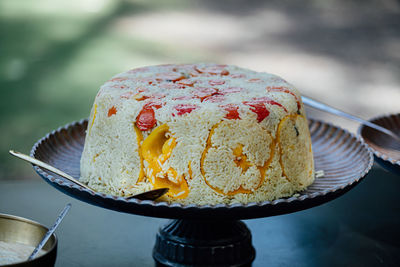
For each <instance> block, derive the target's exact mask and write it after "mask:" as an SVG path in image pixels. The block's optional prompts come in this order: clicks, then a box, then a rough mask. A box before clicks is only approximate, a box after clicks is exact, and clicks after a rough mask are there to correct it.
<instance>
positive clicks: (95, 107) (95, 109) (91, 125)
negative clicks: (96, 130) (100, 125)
mask: <svg viewBox="0 0 400 267" xmlns="http://www.w3.org/2000/svg"><path fill="white" fill-rule="evenodd" d="M96 115H97V104H94V110H93V118H92V123H91V124H90V127H89V134H90V131H91V130H92V127H93V124H94V120H95V119H96Z"/></svg>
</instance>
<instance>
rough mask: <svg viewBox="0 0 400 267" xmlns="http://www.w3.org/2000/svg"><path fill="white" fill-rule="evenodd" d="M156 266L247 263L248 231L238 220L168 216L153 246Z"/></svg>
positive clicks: (251, 252)
mask: <svg viewBox="0 0 400 267" xmlns="http://www.w3.org/2000/svg"><path fill="white" fill-rule="evenodd" d="M153 258H154V259H155V260H156V262H157V264H158V266H194V265H196V266H250V265H251V263H252V261H253V260H254V258H255V250H254V248H253V246H252V244H251V233H250V230H249V229H248V228H247V226H246V225H245V224H244V223H243V222H241V221H234V220H227V221H223V220H222V221H221V220H215V221H206V220H204V221H203V220H172V221H170V222H169V223H168V224H167V225H165V226H164V227H163V228H161V229H160V230H159V232H158V233H157V237H156V244H155V246H154V249H153Z"/></svg>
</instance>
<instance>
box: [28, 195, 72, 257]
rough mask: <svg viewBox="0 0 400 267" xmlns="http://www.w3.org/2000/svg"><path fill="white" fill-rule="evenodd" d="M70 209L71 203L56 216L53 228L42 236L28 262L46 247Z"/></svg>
mask: <svg viewBox="0 0 400 267" xmlns="http://www.w3.org/2000/svg"><path fill="white" fill-rule="evenodd" d="M70 208H71V203H68V204H67V205H66V206H65V208H64V209H63V210H62V211H61V213H60V215H58V217H57V219H56V221H55V222H54V224H53V226H52V227H51V228H50V229H49V231H47V233H46V234H45V235H44V237H43V239H42V240H41V241H40V242H39V244H38V245H37V246H36V247H35V249H34V250H33V252H32V254H31V255H30V256H29V258H28V260H33V259H34V258H35V257H36V255H37V254H38V252H39V251H40V250H41V249H42V248H43V247H44V245H46V243H47V240H49V238H50V237H51V235H52V234H53V233H54V231H55V230H56V229H57V227H58V225H60V223H61V221H62V220H63V219H64V216H65V215H66V214H67V213H68V211H69V209H70Z"/></svg>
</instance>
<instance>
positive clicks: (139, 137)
mask: <svg viewBox="0 0 400 267" xmlns="http://www.w3.org/2000/svg"><path fill="white" fill-rule="evenodd" d="M133 129H135V132H136V138H137V144H138V151H139V158H140V172H139V177H138V180H137V182H138V183H139V182H143V179H144V170H143V156H142V150H141V149H140V145H141V143H142V141H143V135H142V132H141V131H140V130H139V128H138V127H137V126H136V125H135V124H133Z"/></svg>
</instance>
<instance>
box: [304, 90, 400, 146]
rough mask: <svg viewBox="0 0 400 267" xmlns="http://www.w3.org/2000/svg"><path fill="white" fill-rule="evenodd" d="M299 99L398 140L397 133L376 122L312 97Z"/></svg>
mask: <svg viewBox="0 0 400 267" xmlns="http://www.w3.org/2000/svg"><path fill="white" fill-rule="evenodd" d="M301 99H302V100H303V103H304V104H305V105H307V106H310V107H313V108H315V109H319V110H322V111H325V112H328V113H332V114H334V115H337V116H340V117H344V118H347V119H350V120H353V121H357V122H359V123H361V124H364V125H366V126H368V127H371V128H373V129H375V130H378V131H380V132H382V133H385V134H387V135H389V136H391V137H393V138H394V139H395V140H396V141H398V142H400V136H399V135H398V134H396V133H394V132H392V131H390V130H388V129H386V128H384V127H382V126H380V125H378V124H375V123H372V122H370V121H367V120H364V119H361V118H360V117H357V116H354V115H351V114H349V113H346V112H344V111H341V110H338V109H336V108H334V107H331V106H329V105H326V104H324V103H321V102H319V101H317V100H314V99H312V98H309V97H306V96H302V97H301Z"/></svg>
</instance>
